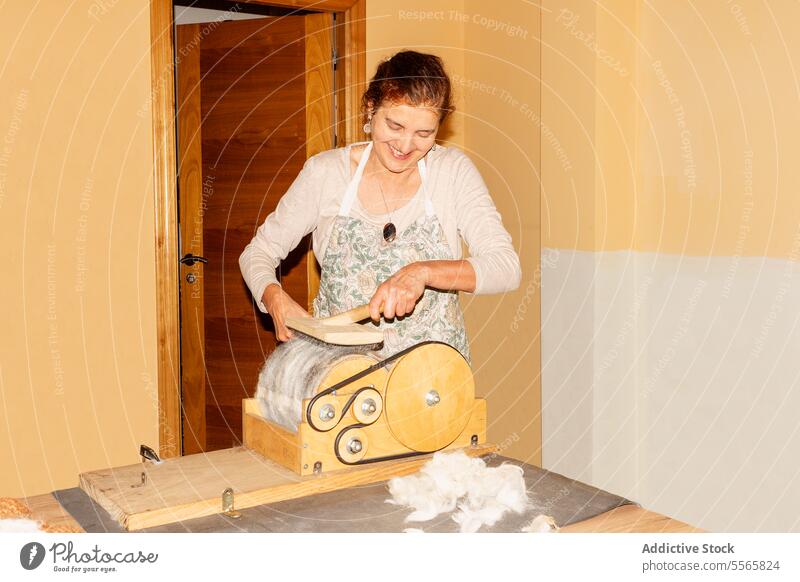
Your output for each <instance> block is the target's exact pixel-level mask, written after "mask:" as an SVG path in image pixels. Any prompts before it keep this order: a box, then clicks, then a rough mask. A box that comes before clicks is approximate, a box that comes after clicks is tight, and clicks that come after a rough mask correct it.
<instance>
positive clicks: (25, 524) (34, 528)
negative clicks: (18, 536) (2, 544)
mask: <svg viewBox="0 0 800 582" xmlns="http://www.w3.org/2000/svg"><path fill="white" fill-rule="evenodd" d="M38 531H41V530H40V529H39V522H38V521H34V520H32V519H25V518H21V519H16V518H14V519H0V533H34V532H38Z"/></svg>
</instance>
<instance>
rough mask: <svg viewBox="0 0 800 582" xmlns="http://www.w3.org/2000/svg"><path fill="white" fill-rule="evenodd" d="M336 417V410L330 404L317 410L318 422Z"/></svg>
mask: <svg viewBox="0 0 800 582" xmlns="http://www.w3.org/2000/svg"><path fill="white" fill-rule="evenodd" d="M335 417H336V409H335V408H334V407H333V406H331V405H330V404H326V405H325V406H323V407H322V408H320V409H319V418H320V420H332V419H333V418H335Z"/></svg>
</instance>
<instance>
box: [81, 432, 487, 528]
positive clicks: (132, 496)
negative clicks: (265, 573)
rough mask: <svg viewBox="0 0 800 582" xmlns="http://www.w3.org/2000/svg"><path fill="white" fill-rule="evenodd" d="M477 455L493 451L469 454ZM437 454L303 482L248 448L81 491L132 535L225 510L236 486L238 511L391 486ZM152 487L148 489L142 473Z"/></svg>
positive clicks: (175, 462) (109, 474)
mask: <svg viewBox="0 0 800 582" xmlns="http://www.w3.org/2000/svg"><path fill="white" fill-rule="evenodd" d="M463 450H464V452H465V453H467V454H468V455H470V456H480V455H485V454H488V453H491V452H493V451H495V450H496V447H495V446H494V445H478V446H475V447H467V448H465V449H463ZM430 457H431V455H422V456H419V457H414V458H411V459H401V460H397V461H384V462H381V463H374V464H369V465H364V466H363V467H357V468H353V469H348V470H344V471H335V472H331V473H326V474H323V475H312V476H307V477H300V476H298V475H296V474H295V473H293V472H292V471H289V470H288V469H285V468H283V467H281V466H280V465H278V464H277V463H274V462H272V461H270V460H267V459H265V458H264V457H262V456H261V455H259V454H257V453H255V452H253V451H251V450H249V449H246V448H244V447H235V448H232V449H224V450H219V451H213V452H211V453H201V454H197V455H188V456H185V457H180V458H176V459H169V460H167V461H164V462H163V463H161V464H158V465H154V464H152V463H138V464H136V465H128V466H125V467H117V468H112V469H102V470H99V471H91V472H88V473H83V474H81V475H80V487H81V489H83V490H84V491H85V492H86V493H87V494H88V495H89V496H90V497H91V498H92V499H94V500H95V501H96V502H97V503H98V504H99V505H100V506H101V507H103V508H104V509H105V510H106V511H108V513H109V514H110V515H111V516H112V517H113V518H114V519H116V520H117V521H118V522H119V523H120V524H121V525H122V526H123V527H125V528H126V529H128V530H131V531H133V530H140V529H144V528H148V527H154V526H157V525H163V524H167V523H174V522H176V521H182V520H187V519H194V518H197V517H204V516H207V515H213V514H216V513H220V512H221V511H222V503H221V496H222V492H223V491H224V490H225V489H226V488H227V487H231V488H232V489H233V491H234V495H235V506H236V508H237V509H244V508H247V507H254V506H256V505H263V504H265V503H274V502H276V501H283V500H286V499H296V498H298V497H305V496H307V495H313V494H316V493H325V492H328V491H334V490H337V489H344V488H347V487H354V486H357V485H365V484H368V483H375V482H378V481H384V480H386V479H390V478H391V477H398V476H402V475H408V474H409V473H413V472H415V471H417V470H418V469H419V468H420V467H421V466H422V465H423V464H425V463H426V462H427V461H428V460H429V459H430ZM143 472H144V473H145V474H146V482H145V484H144V485H141V474H142V473H143Z"/></svg>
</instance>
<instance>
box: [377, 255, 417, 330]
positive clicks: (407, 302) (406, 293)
mask: <svg viewBox="0 0 800 582" xmlns="http://www.w3.org/2000/svg"><path fill="white" fill-rule="evenodd" d="M427 283H428V268H427V267H426V266H425V264H424V263H421V262H420V263H411V264H409V265H406V266H405V267H403V268H402V269H400V270H399V271H397V272H396V273H395V274H394V275H392V276H391V277H389V278H388V279H386V281H384V282H383V283H381V284H380V286H379V287H378V289H377V290H376V291H375V294H374V295H373V296H372V299H371V300H370V302H369V314H370V317H371V318H372V320H373V321H380V318H381V312H383V317H384V319H394V318H395V317H403V316H404V315H408V314H409V313H411V312H412V311H414V306H415V305H416V304H417V301H419V298H420V297H422V294H423V293H424V292H425V286H426V285H427Z"/></svg>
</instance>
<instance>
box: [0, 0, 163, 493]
mask: <svg viewBox="0 0 800 582" xmlns="http://www.w3.org/2000/svg"><path fill="white" fill-rule="evenodd" d="M112 4H113V6H112ZM101 6H106V7H107V8H106V9H105V11H103V10H102V9H101V8H100V7H101ZM2 10H3V18H2V19H1V20H0V31H1V32H0V53H2V54H3V55H4V59H3V64H2V68H0V84H1V85H2V87H3V91H2V93H0V134H2V137H0V140H2V142H1V143H0V240H1V241H2V242H1V243H0V244H1V245H2V248H3V249H4V256H5V268H6V277H5V280H4V284H3V285H2V286H0V304H2V306H3V316H2V321H3V331H2V334H0V346H2V347H0V418H2V419H3V422H2V423H0V467H2V470H0V495H14V496H21V495H31V494H37V493H42V492H45V491H50V490H53V489H59V488H64V487H73V486H75V485H77V476H78V472H79V471H86V470H89V469H97V468H102V467H108V466H114V465H121V464H129V463H132V462H135V461H136V460H137V458H138V445H139V443H149V444H150V445H152V446H153V447H154V448H157V444H158V442H157V441H158V430H157V402H156V397H157V393H156V385H155V378H156V365H155V364H156V362H155V357H156V350H155V348H156V344H155V315H154V314H155V302H154V246H153V203H152V191H151V179H152V178H151V177H152V161H151V137H150V132H151V120H150V114H149V112H148V109H147V100H148V94H149V83H150V67H149V50H148V47H149V8H148V3H147V2H119V3H116V4H114V3H92V2H90V1H88V0H79V1H78V2H75V3H70V4H69V5H67V4H66V3H58V5H55V4H53V3H44V4H42V3H40V4H37V5H36V6H35V7H34V6H33V5H32V4H30V3H26V2H12V3H6V4H5V5H4V6H3V9H2Z"/></svg>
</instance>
